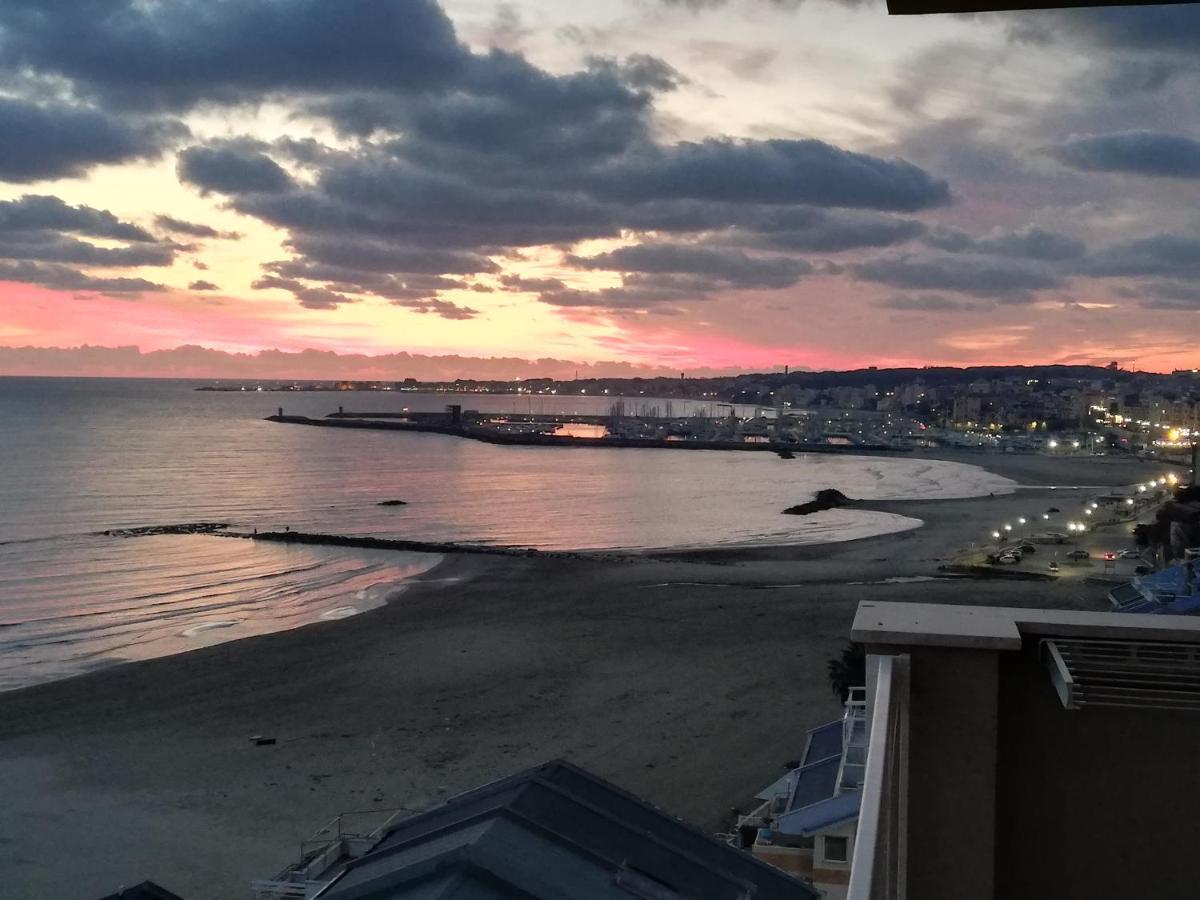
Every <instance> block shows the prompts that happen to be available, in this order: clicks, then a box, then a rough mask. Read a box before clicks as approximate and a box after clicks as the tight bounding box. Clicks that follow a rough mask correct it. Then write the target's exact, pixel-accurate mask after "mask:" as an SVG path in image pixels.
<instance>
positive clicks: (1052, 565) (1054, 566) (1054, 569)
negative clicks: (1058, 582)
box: [1046, 560, 1058, 574]
mask: <svg viewBox="0 0 1200 900" xmlns="http://www.w3.org/2000/svg"><path fill="white" fill-rule="evenodd" d="M1046 568H1047V569H1049V570H1050V571H1051V572H1053V573H1054V574H1058V563H1056V562H1055V561H1054V560H1050V565H1048V566H1046Z"/></svg>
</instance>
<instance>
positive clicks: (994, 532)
mask: <svg viewBox="0 0 1200 900" xmlns="http://www.w3.org/2000/svg"><path fill="white" fill-rule="evenodd" d="M992 537H993V538H995V539H996V540H1000V532H998V531H993V532H992Z"/></svg>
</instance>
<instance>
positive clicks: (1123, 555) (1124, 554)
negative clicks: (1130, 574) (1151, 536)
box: [1117, 550, 1142, 559]
mask: <svg viewBox="0 0 1200 900" xmlns="http://www.w3.org/2000/svg"><path fill="white" fill-rule="evenodd" d="M1141 558H1142V554H1141V551H1139V550H1122V551H1121V552H1120V553H1118V554H1117V559H1141Z"/></svg>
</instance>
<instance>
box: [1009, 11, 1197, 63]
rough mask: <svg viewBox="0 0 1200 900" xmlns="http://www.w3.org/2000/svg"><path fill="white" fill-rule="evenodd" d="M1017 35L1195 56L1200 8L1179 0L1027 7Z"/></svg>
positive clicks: (1129, 49) (1038, 39)
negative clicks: (1067, 7) (1042, 9)
mask: <svg viewBox="0 0 1200 900" xmlns="http://www.w3.org/2000/svg"><path fill="white" fill-rule="evenodd" d="M1014 33H1015V34H1016V36H1017V37H1019V38H1023V39H1026V40H1030V41H1033V42H1038V43H1040V42H1044V41H1047V40H1055V39H1057V40H1059V41H1063V42H1074V43H1085V44H1089V45H1092V46H1098V47H1102V48H1106V49H1110V50H1125V51H1141V52H1145V51H1150V52H1157V53H1164V54H1172V53H1178V54H1183V55H1188V56H1191V55H1194V54H1195V52H1196V47H1197V46H1200V9H1197V8H1196V7H1195V6H1193V5H1190V4H1178V5H1161V6H1153V5H1152V6H1108V7H1097V8H1092V9H1071V10H1052V11H1045V12H1041V13H1038V12H1036V11H1027V12H1025V13H1022V15H1021V18H1020V24H1019V25H1018V27H1017V28H1015V29H1014Z"/></svg>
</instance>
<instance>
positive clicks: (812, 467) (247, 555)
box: [0, 378, 1014, 690]
mask: <svg viewBox="0 0 1200 900" xmlns="http://www.w3.org/2000/svg"><path fill="white" fill-rule="evenodd" d="M213 384H214V382H205V381H185V380H153V379H118V378H112V379H103V378H97V379H73V378H62V379H57V378H0V690H11V689H14V688H18V687H24V686H26V685H31V684H36V683H39V682H44V681H49V680H53V679H57V678H63V677H68V676H71V675H76V674H80V673H83V672H86V671H89V670H91V669H95V668H99V667H103V666H109V665H114V664H118V663H121V662H126V661H130V660H137V659H144V658H147V657H152V656H161V655H164V654H168V653H177V652H182V651H185V650H189V649H194V648H197V647H202V646H207V645H209V644H212V643H217V642H220V641H226V640H233V639H236V638H241V637H246V636H249V635H254V634H262V633H265V632H270V631H277V630H281V629H286V628H292V627H296V626H299V625H305V624H309V623H312V622H318V621H322V620H328V619H336V618H342V617H346V616H351V615H356V614H358V613H361V612H364V611H366V610H369V609H372V608H374V607H376V606H379V605H380V604H381V603H383V602H385V600H387V599H389V598H396V595H397V593H399V597H398V598H396V600H395V602H403V595H402V590H403V587H404V585H405V584H406V583H411V581H412V580H413V579H419V578H425V579H429V578H435V577H436V575H437V573H431V570H432V569H433V568H434V567H435V566H436V565H437V563H438V562H439V561H440V557H438V556H436V555H434V554H425V553H402V552H389V551H368V550H355V549H345V548H326V547H318V546H307V545H305V546H299V545H279V544H267V543H260V542H254V541H249V540H238V539H232V538H228V537H220V536H212V535H201V534H185V535H180V534H168V535H161V534H160V535H149V536H121V535H111V534H110V535H106V534H104V532H106V531H113V530H117V531H120V530H128V529H144V528H153V527H156V526H165V525H178V524H184V523H196V522H220V523H227V524H229V525H230V526H231V527H232V528H233V529H234V530H237V531H241V532H252V531H253V530H254V529H258V530H264V531H265V530H283V529H285V528H290V529H291V530H293V531H306V532H321V533H329V534H342V535H375V536H384V537H398V538H408V539H414V540H423V541H439V542H441V541H447V542H460V543H472V544H489V545H503V546H515V547H534V548H539V549H548V550H612V549H623V550H642V549H657V548H691V547H706V546H738V545H747V544H761V543H819V542H829V541H841V540H848V539H851V538H858V537H865V536H869V535H873V534H880V533H886V532H891V531H898V530H903V529H906V528H914V527H917V526H918V525H919V524H920V521H919V520H917V519H913V518H909V517H905V516H898V515H892V514H887V513H879V512H869V511H864V510H829V511H826V512H822V513H818V514H815V515H811V516H804V517H795V516H783V515H781V510H782V509H783V508H785V507H787V506H791V505H793V504H796V503H801V502H803V501H805V500H808V499H811V497H812V495H813V494H814V493H815V492H816V491H817V490H819V489H821V488H827V487H832V488H837V489H838V490H840V491H842V492H843V493H845V494H847V495H849V496H852V497H858V498H863V499H900V498H950V497H968V496H978V495H982V494H986V493H989V492H996V493H1000V492H1008V491H1010V490H1012V489H1013V486H1014V485H1013V483H1012V482H1010V481H1008V480H1007V479H1004V478H1001V477H999V476H995V475H992V474H990V473H988V472H986V471H984V470H983V469H980V468H977V467H975V466H969V465H962V464H957V463H949V462H937V461H930V460H924V459H912V458H905V457H895V458H890V457H869V456H853V455H840V454H839V455H826V454H816V455H800V456H797V458H795V459H791V460H784V459H780V458H779V457H777V456H776V455H775V454H772V453H726V452H719V451H711V452H710V451H689V452H679V451H671V450H658V449H645V450H642V449H637V450H631V449H615V448H586V449H576V448H560V447H513V446H501V445H493V444H484V443H480V442H477V441H471V440H463V439H461V438H455V437H450V436H445V435H436V434H406V433H397V432H389V431H359V430H354V431H350V430H341V429H326V428H309V427H303V426H295V425H282V424H276V423H271V422H267V421H265V417H266V416H269V415H271V414H273V413H274V412H276V410H277V409H278V408H280V407H282V408H283V410H284V412H285V413H289V414H297V415H306V416H312V417H319V416H324V415H326V414H327V413H330V412H334V411H336V409H337V408H338V407H344V408H345V409H346V410H347V411H350V410H353V411H355V412H399V411H402V410H404V409H408V410H412V411H428V412H432V411H439V410H442V409H444V408H445V406H446V405H448V404H450V403H457V404H461V405H462V406H463V408H464V409H476V410H480V411H485V412H497V413H503V412H563V413H572V412H574V413H591V414H598V413H606V412H608V410H609V409H610V407H611V404H612V403H613V402H614V401H615V400H616V399H618V398H614V397H611V396H575V395H571V396H558V395H555V396H550V395H538V396H534V397H529V396H518V395H496V394H449V393H416V392H407V391H363V392H356V391H345V392H341V391H339V392H287V393H280V392H271V391H258V390H255V389H254V386H253V385H251V386H250V389H248V390H244V391H243V390H233V391H199V390H197V388H198V387H201V386H211V385H213ZM668 404H669V406H668ZM651 406H654V407H657V409H658V411H659V412H660V413H664V414H665V413H667V412H668V410H669V412H670V413H671V414H677V415H687V414H689V413H691V412H692V411H694V410H695V409H696V407H697V406H699V407H702V408H703V410H704V411H705V412H709V411H711V406H710V404H708V403H707V402H701V401H696V402H695V403H692V402H688V401H680V400H672V401H665V400H647V399H646V398H643V397H638V398H625V408H626V410H627V411H639V410H642V409H646V410H649V409H650V408H651ZM389 500H403V501H404V502H405V505H402V506H380V505H379V504H380V503H381V502H383V501H389Z"/></svg>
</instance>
